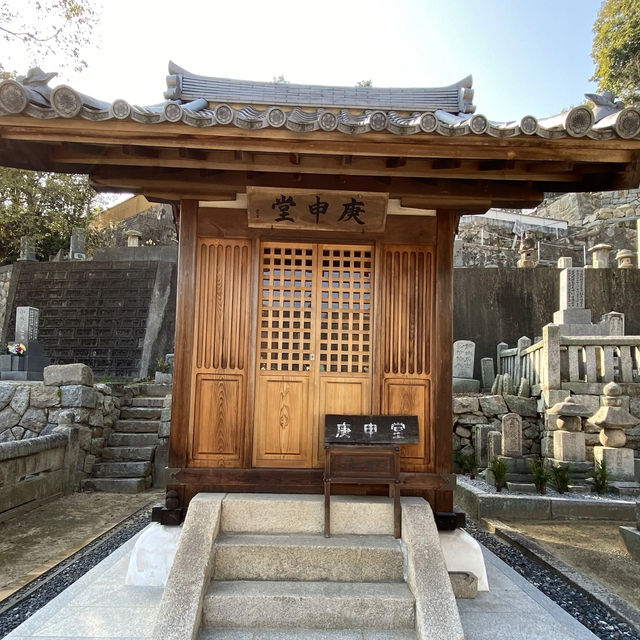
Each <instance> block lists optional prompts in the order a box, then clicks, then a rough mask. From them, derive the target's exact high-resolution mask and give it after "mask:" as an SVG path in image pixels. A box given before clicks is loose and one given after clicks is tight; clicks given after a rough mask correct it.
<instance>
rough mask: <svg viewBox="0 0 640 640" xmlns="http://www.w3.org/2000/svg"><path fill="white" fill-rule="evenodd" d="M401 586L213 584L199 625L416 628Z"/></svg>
mask: <svg viewBox="0 0 640 640" xmlns="http://www.w3.org/2000/svg"><path fill="white" fill-rule="evenodd" d="M414 605H415V601H414V598H413V595H412V594H411V591H410V590H409V587H407V585H406V584H405V583H404V582H284V581H283V582H271V581H257V582H256V581H250V580H246V581H237V582H236V581H230V582H226V581H216V580H214V581H212V582H211V585H210V586H209V589H208V590H207V593H206V594H205V597H204V602H203V612H202V624H203V626H205V627H221V628H225V629H229V628H238V627H250V628H251V627H259V628H267V629H385V630H386V629H393V630H406V631H409V630H413V629H414V628H415V613H414V609H415V606H414Z"/></svg>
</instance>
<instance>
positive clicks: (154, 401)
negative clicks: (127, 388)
mask: <svg viewBox="0 0 640 640" xmlns="http://www.w3.org/2000/svg"><path fill="white" fill-rule="evenodd" d="M163 403H164V398H151V397H149V396H136V397H135V398H131V406H132V407H162V405H163Z"/></svg>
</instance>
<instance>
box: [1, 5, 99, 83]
mask: <svg viewBox="0 0 640 640" xmlns="http://www.w3.org/2000/svg"><path fill="white" fill-rule="evenodd" d="M98 22H99V15H98V14H97V12H96V11H95V10H94V7H93V0H46V2H43V1H42V0H5V1H4V2H2V3H0V37H1V38H2V39H3V40H5V41H6V43H7V44H6V45H5V51H6V52H7V54H8V55H5V56H4V59H3V62H4V63H5V64H6V63H7V62H8V59H7V58H8V57H9V60H10V59H11V58H10V55H11V54H10V53H9V52H10V51H15V52H16V54H18V55H23V56H24V55H27V56H28V57H29V59H30V64H32V65H38V66H40V67H43V66H44V65H45V62H46V61H47V58H49V57H55V68H56V69H64V68H66V67H68V66H70V67H72V68H73V69H74V70H75V71H81V70H82V69H84V68H85V67H86V66H87V63H86V61H85V60H84V59H83V58H82V52H83V51H84V50H86V49H88V48H89V47H90V46H92V45H93V44H94V37H93V31H94V29H95V27H96V25H97V24H98ZM22 71H23V72H26V71H27V70H26V69H24V70H22ZM45 71H46V69H45ZM11 75H14V74H13V72H12V70H11V69H7V68H5V67H4V66H3V64H2V63H0V78H2V77H8V76H11Z"/></svg>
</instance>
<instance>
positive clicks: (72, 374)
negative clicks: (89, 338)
mask: <svg viewBox="0 0 640 640" xmlns="http://www.w3.org/2000/svg"><path fill="white" fill-rule="evenodd" d="M44 384H45V385H52V386H58V387H62V386H65V385H85V386H93V371H92V370H91V367H88V366H87V365H86V364H54V365H50V366H48V367H45V368H44ZM94 406H95V405H94Z"/></svg>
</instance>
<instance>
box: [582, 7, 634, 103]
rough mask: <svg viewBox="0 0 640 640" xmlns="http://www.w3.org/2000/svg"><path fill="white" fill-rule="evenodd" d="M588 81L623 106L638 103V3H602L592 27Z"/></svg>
mask: <svg viewBox="0 0 640 640" xmlns="http://www.w3.org/2000/svg"><path fill="white" fill-rule="evenodd" d="M593 32H594V39H593V47H592V49H591V57H592V58H593V61H594V63H595V65H596V69H595V73H594V74H593V77H592V78H591V79H592V80H595V81H596V82H598V88H599V90H600V91H605V90H607V89H608V90H609V91H612V92H613V93H615V94H616V95H618V96H620V97H621V98H622V99H623V100H624V101H625V102H627V103H633V102H640V0H606V1H605V2H604V3H603V4H602V6H601V7H600V11H599V13H598V17H597V18H596V21H595V23H594V25H593Z"/></svg>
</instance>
